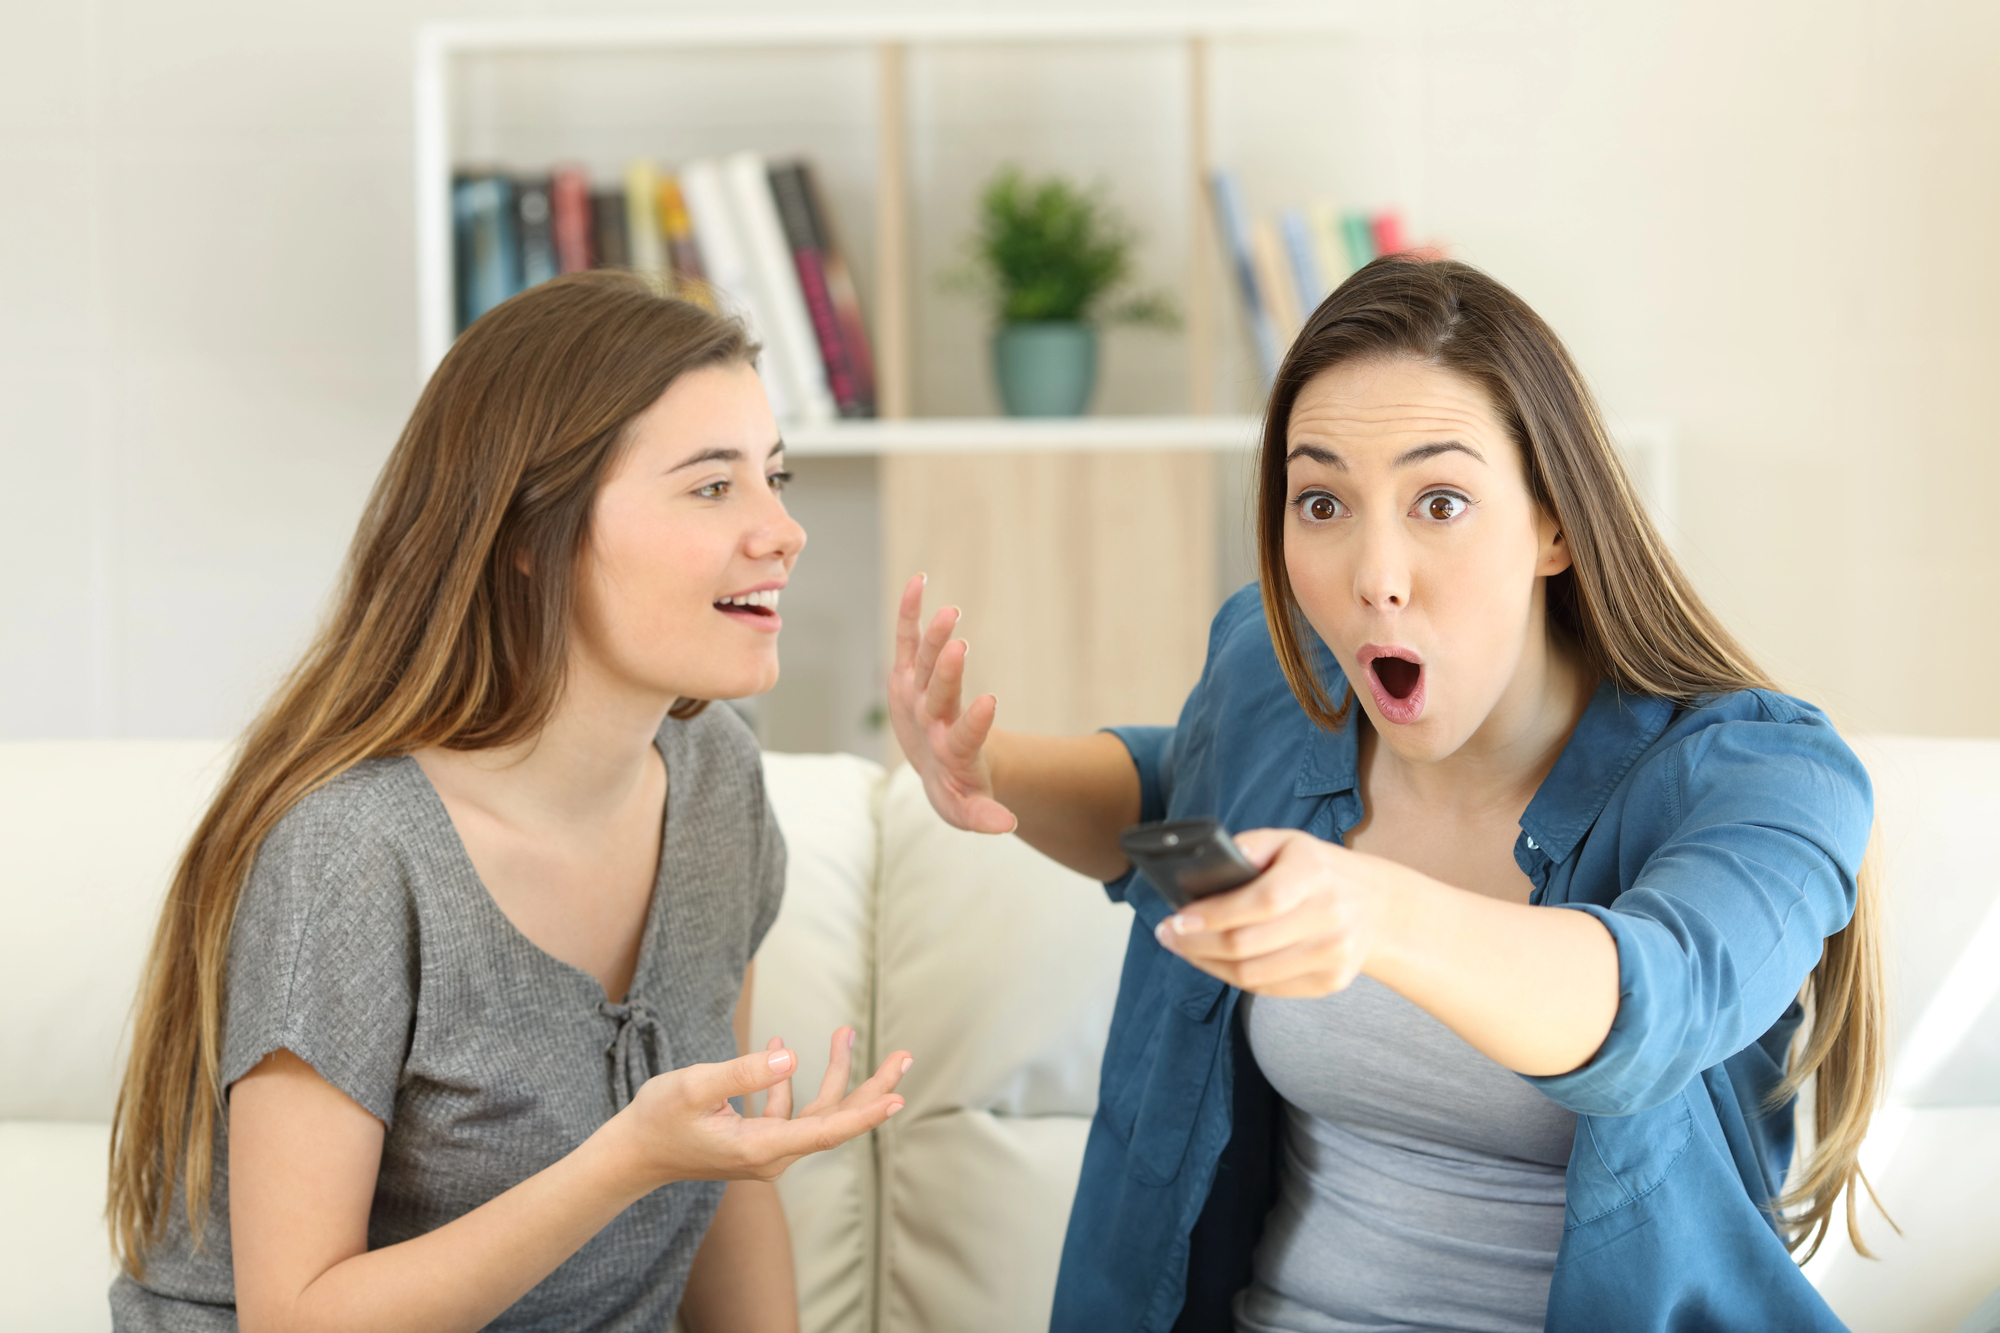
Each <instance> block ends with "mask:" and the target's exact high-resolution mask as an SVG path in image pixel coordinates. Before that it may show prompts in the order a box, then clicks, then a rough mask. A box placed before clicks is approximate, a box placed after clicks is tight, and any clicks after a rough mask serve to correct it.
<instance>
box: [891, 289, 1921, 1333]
mask: <svg viewBox="0 0 2000 1333" xmlns="http://www.w3.org/2000/svg"><path fill="white" fill-rule="evenodd" d="M1258 517H1259V522H1258V534H1259V553H1260V569H1261V574H1262V577H1261V578H1260V580H1259V585H1258V586H1257V587H1254V588H1246V589H1244V590H1242V591H1241V592H1239V593H1237V594H1236V595H1235V596H1234V597H1232V598H1230V600H1229V601H1228V602H1227V603H1226V604H1225V605H1224V607H1223V609H1222V611H1221V613H1220V614H1219V615H1218V616H1217V617H1216V620H1215V624H1214V627H1213V629H1212V631H1211V635H1210V640H1209V652H1208V661H1207V665H1206V666H1205V668H1204V669H1203V672H1202V676H1201V679H1200V681H1199V682H1198V683H1197V684H1196V686H1195V688H1194V691H1193V693H1192V694H1191V695H1190V696H1189V698H1188V701H1187V704H1186V707H1185V708H1184V709H1183V711H1182V713H1181V717H1180V722H1179V724H1178V725H1177V726H1174V727H1131V728H1119V729H1116V730H1113V731H1110V732H1104V733H1099V734H1098V735H1095V736H1090V737H1082V738H1055V737H1039V736H1027V735H1020V734H1015V733H1009V732H1005V731H1000V730H996V729H994V727H993V720H994V715H995V702H994V700H993V698H992V696H990V695H987V696H981V697H979V698H977V699H974V700H973V701H971V702H970V703H969V704H965V705H963V706H962V705H961V685H962V681H963V675H964V662H965V645H964V644H963V643H962V642H959V641H954V640H951V638H950V635H951V632H952V629H953V627H954V625H955V624H956V621H957V612H956V610H954V609H946V610H945V611H941V612H939V613H938V615H937V616H936V617H935V618H934V619H933V620H932V621H931V623H930V624H929V626H928V627H926V628H923V629H921V630H920V629H919V624H918V617H919V612H920V609H921V600H922V585H921V580H915V581H913V582H912V583H911V585H910V588H909V589H908V590H907V591H906V593H905V595H904V600H903V607H902V614H901V620H900V625H899V642H898V654H897V663H896V669H895V672H894V674H893V676H892V681H891V704H892V707H891V714H892V717H893V718H894V721H895V724H896V727H897V735H898V738H899V740H900V741H901V743H902V746H903V749H904V752H905V753H907V754H908V755H910V756H911V758H912V761H913V763H914V764H915V765H916V766H917V768H918V770H919V771H920V773H921V774H922V775H923V777H924V780H925V783H926V786H927V789H928V791H929V793H930V796H931V799H932V801H933V803H934V804H935V805H936V806H937V808H938V809H939V811H940V812H941V813H942V814H943V815H944V816H945V818H947V819H948V820H950V821H951V822H952V823H954V824H956V825H958V826H959V827H963V828H969V829H976V830H980V831H984V832H991V833H1003V832H1007V831H1010V830H1012V831H1015V832H1018V833H1019V834H1020V835H1021V836H1022V837H1023V838H1025V839H1026V840H1027V841H1028V842H1030V843H1031V844H1033V845H1034V846H1036V847H1037V848H1039V849H1041V850H1042V851H1044V852H1045V853H1047V854H1048V855H1050V856H1052V857H1054V858H1055V859H1056V860H1058V861H1061V862H1063V863H1064V864H1066V865H1068V866H1071V867H1073V868H1075V869H1077V870H1079V871H1083V872H1085V873H1088V874H1091V875H1093V876H1095V877H1097V878H1100V879H1103V880H1105V881H1106V882H1107V883H1108V885H1109V889H1110V892H1111V894H1112V896H1113V897H1115V898H1119V899H1122V900H1124V901H1126V902H1128V903H1130V904H1131V905H1132V907H1133V909H1134V913H1135V916H1136V921H1135V924H1134V929H1133V934H1132V939H1131V944H1130V946H1129V949H1128V951H1127V954H1126V959H1125V969H1124V977H1123V980H1122V983H1121V988H1120V992H1119V997H1118V1004H1117V1009H1116V1012H1115V1015H1114V1017H1113V1020H1112V1027H1111V1035H1110V1039H1109V1043H1108V1045H1107V1047H1106V1050H1105V1055H1104V1067H1103V1078H1102V1091H1101V1094H1100V1103H1099V1107H1098V1113H1097V1116H1096V1119H1095V1121H1094V1123H1093V1124H1092V1127H1091V1133H1090V1140H1089V1146H1088V1149H1087V1151H1086V1154H1085V1158H1084V1165H1083V1172H1082V1178H1081V1181H1080V1183H1079V1186H1078V1191H1077V1197H1076V1203H1075V1206H1074V1209H1073V1211H1072V1214H1071V1218H1070V1226H1069V1236H1068V1240H1067V1242H1066V1245H1065V1247H1064V1251H1063V1262H1062V1271H1061V1276H1060V1278H1059V1280H1058V1283H1057V1288H1056V1300H1055V1314H1054V1319H1053V1327H1054V1328H1055V1329H1056V1330H1072V1329H1074V1330H1090V1331H1091V1333H1103V1331H1104V1330H1112V1329H1118V1330H1125V1329H1130V1330H1147V1331H1148V1333H1166V1330H1169V1329H1190V1330H1191V1329H1235V1330H1238V1331H1239V1333H1354V1331H1357V1330H1402V1329H1467V1330H1514V1329H1540V1328H1547V1329H1551V1330H1570V1329H1575V1330H1602V1329H1611V1328H1616V1329H1745V1330H1750V1329H1757V1330H1765V1329H1776V1328H1785V1329H1834V1328H1838V1327H1839V1326H1840V1325H1839V1321H1838V1320H1837V1319H1836V1318H1835V1317H1834V1316H1833V1314H1832V1312H1831V1311H1830V1310H1828V1308H1827V1307H1826V1305H1825V1304H1824V1302H1822V1301H1821V1300H1820V1298H1819V1296H1818V1295H1817V1294H1816V1293H1815V1292H1814V1291H1813V1289H1812V1287H1811V1286H1810V1285H1809V1284H1808V1283H1807V1282H1806V1280H1805V1278H1804V1277H1803V1276H1802V1275H1801V1274H1800V1272H1799V1269H1798V1265H1797V1263H1796V1262H1795V1260H1794V1258H1793V1254H1792V1250H1794V1249H1795V1248H1798V1247H1800V1246H1804V1247H1805V1249H1806V1252H1807V1253H1808V1254H1809V1253H1810V1251H1811V1249H1812V1248H1813V1247H1814V1246H1816V1245H1817V1244H1818V1242H1819V1240H1820V1239H1821V1238H1822V1237H1823V1236H1824V1235H1825V1233H1826V1231H1827V1228H1828V1227H1829V1226H1830V1225H1831V1223H1832V1220H1833V1214H1834V1209H1835V1207H1836V1204H1837V1201H1838V1200H1839V1199H1840V1198H1841V1196H1842V1195H1843V1194H1845V1196H1846V1200H1847V1205H1846V1207H1847V1222H1848V1226H1849V1229H1850V1232H1852V1231H1853V1229H1854V1218H1855V1214H1854V1208H1855V1197H1856V1192H1857V1191H1858V1190H1860V1189H1863V1188H1865V1182H1864V1181H1862V1180H1861V1177H1860V1172H1859V1168H1858V1165H1857V1152H1858V1149H1859V1146H1860V1143H1861V1140H1862V1137H1863V1135H1864V1134H1865V1131H1866V1127H1867V1122H1868V1117H1869V1113H1870V1110H1871V1109H1872V1107H1873V1104H1874V1102H1875V1100H1876V1098H1877V1096H1878V1093H1879V1090H1880V1087H1881V1083H1882V1076H1883V1051H1882V1045H1881V1042H1882V1035H1881V1034H1882V994H1881V991H1882V987H1881V981H1880V965H1879V947H1878V941H1877V939H1876V928H1875V907H1874V904H1873V890H1872V887H1871V876H1869V875H1867V874H1864V872H1863V870H1862V859H1863V852H1864V850H1865V848H1866V846H1867V843H1868V839H1869V830H1870V823H1871V818H1872V798H1871V794H1870V790H1869V784H1868V778H1867V775H1866V773H1865V772H1864V771H1863V770H1862V767H1861V765H1860V763H1859V762H1858V761H1857V760H1856V759H1855V757H1854V755H1853V754H1852V753H1851V752H1850V751H1849V750H1848V748H1847V747H1846V746H1845V745H1844V744H1843V743H1842V742H1841V740H1840V738H1839V737H1838V735H1836V734H1835V732H1834V730H1833V728H1832V726H1831V725H1830V724H1829V723H1828V722H1827V720H1826V718H1825V717H1824V716H1823V715H1822V714H1821V713H1820V712H1819V711H1818V710H1817V709H1815V708H1813V707H1812V706H1811V705H1809V704H1806V703H1803V702H1801V701H1799V700H1797V699H1793V698H1790V697H1787V696H1786V695H1783V694H1780V693H1778V692H1777V691H1776V690H1774V689H1773V688H1772V687H1771V685H1770V682H1769V680H1768V678H1767V677H1766V676H1765V675H1764V674H1763V673H1762V672H1761V671H1760V670H1759V669H1758V668H1757V667H1756V665H1755V664H1754V663H1752V662H1751V661H1750V659H1749V658H1748V656H1747V655H1746V654H1745V653H1744V651H1743V650H1742V648H1741V647H1740V646H1739V645H1738V644H1737V643H1736V642H1735V641H1734V640H1733V639H1732V638H1731V637H1730V636H1729V634H1728V633H1727V632H1726V631H1725V630H1723V628H1722V627H1721V626H1720V624H1719V623H1718V622H1717V621H1716V620H1715V618H1714V617H1713V616H1712V615H1711V614H1710V613H1709V611H1708V610H1707V609H1706V608H1705V607H1704V606H1703V605H1702V603H1701V601H1700V599H1699V598H1698V597H1697V596H1696V594H1695V592H1694V590H1693V588H1692V587H1691V586H1690V585H1689V583H1688V582H1687V580H1686V578H1685V577H1684V576H1683V575H1682V573H1681V571H1680V570H1679V568H1678V566H1677V565H1676V564H1675V562H1674V561H1673V559H1672V557H1671V555H1670V554H1669V553H1668V552H1667V550H1666V547H1665V545H1664V544H1663V543H1662V541H1661V540H1660V538H1659V535H1658V534H1657V533H1656V532H1655V530H1654V529H1653V527H1652V525H1651V523H1650V522H1649V521H1648V519H1647V518H1646V516H1645V513H1644V511H1643V509H1642V508H1641V506H1640V504H1639V502H1638V500H1637V498H1636V496H1635V493H1634V491H1633V488H1632V485H1631V483H1630V481H1629V480H1628V479H1627V477H1626V476H1625V473H1624V471H1623V470H1622V468H1621V466H1620V465H1619V463H1618V461H1617V457H1616V454H1615V452H1614V450H1613V448H1612V446H1611V445H1610V443H1609V441H1608V438H1607V436H1606V434H1605V431H1604V427H1603V425H1602V422H1601V420H1600V418H1599V416H1598V413H1597V409H1596V407H1595V405H1594V403H1593V402H1592V400H1591V398H1590V395H1589V392H1588V390H1587V389H1586V388H1585V386H1584V384H1583V380H1582V378H1581V376H1580V375H1579V373H1578V372H1577V370H1576V368H1575V366H1574V364H1573V363H1572V362H1571V360H1570V359H1569V357H1568V354H1567V353H1566V351H1565V350H1564V349H1563V347H1562V345H1561V343H1560V341H1559V340H1558V339H1557V338H1556V336H1555V334H1554V333H1553V332H1552V331H1551V330H1550V329H1549V328H1548V326H1547V325H1546V324H1544V323H1543V322H1542V321H1541V320H1540V319H1539V318H1538V317H1537V316H1536V315H1535V314H1534V313H1533V312H1532V311H1531V310H1529V309H1528V308H1527V306H1526V305H1524V304H1523V303H1522V302H1521V301H1520V299H1519V298H1518V297H1516V296H1514V295H1513V293H1511V292H1509V291H1508V290H1506V289H1505V288H1504V287H1502V286H1500V285H1499V284H1498V283H1496V282H1494V281H1493V280H1492V279H1491V278H1488V277H1487V276H1485V275H1484V274H1482V273H1480V272H1478V271H1477V270H1475V269H1472V268H1469V267H1467V266H1466V265H1463V264H1458V263H1453V262H1447V261H1439V262H1412V261H1407V260H1379V261H1377V262H1375V263H1374V264H1371V265H1369V266H1368V267H1366V268H1364V269H1363V270H1361V271H1360V272H1359V273H1357V274H1355V275H1354V276H1353V277H1352V278H1350V279H1349V280H1348V281H1347V282H1346V283H1344V284H1343V285H1342V286H1341V288H1340V289H1339V290H1338V291H1336V292H1335V293H1334V294H1333V295H1332V296H1331V297H1329V298H1328V299H1327V301H1326V302H1325V304H1323V305H1322V306H1321V307H1320V309H1319V310H1318V311H1317V312H1316V313H1315V314H1314V315H1313V317H1312V319H1311V320H1310V321H1309V322H1308V324H1307V326H1306V328H1305V330H1304V331H1303V332H1302V333H1301V334H1300V336H1299V338H1298V341H1297V342H1296V343H1295V344H1294V346H1293V347H1292V349H1291V351H1290V353H1289V354H1288V356H1287V358H1286V361H1285V363H1284V365H1283V366H1282V367H1281V368H1280V370H1279V373H1278V376H1277V380H1276V383H1275V385H1274V387H1273V390H1272V394H1271V401H1270V404H1269V408H1268V411H1267V414H1266V417H1265V428H1264V439H1263V449H1262V459H1261V465H1260V490H1259V502H1258ZM1201 815H1207V816H1213V817H1215V818H1217V819H1219V820H1220V821H1221V822H1222V823H1223V825H1224V826H1225V827H1227V828H1230V829H1234V830H1248V831H1246V832H1243V833H1241V835H1240V836H1239V838H1238V843H1239V845H1240V846H1241V847H1242V848H1243V850H1244V851H1245V852H1246V853H1247V854H1248V855H1249V857H1250V858H1251V859H1252V861H1254V862H1255V863H1256V864H1258V865H1259V866H1260V867H1262V873H1261V874H1260V875H1259V876H1258V878H1256V879H1255V880H1253V881H1252V882H1251V883H1250V884H1248V885H1246V886H1244V887H1243V888H1241V889H1238V890H1235V891H1233V892H1230V893H1226V894H1221V895H1217V896H1214V897H1209V898H1203V899H1200V900H1198V901H1197V902H1196V903H1194V904H1193V905H1192V906H1190V907H1188V908H1186V909H1184V910H1182V911H1180V912H1178V913H1175V912H1173V911H1172V910H1171V909H1170V907H1169V906H1168V904H1167V903H1166V901H1165V900H1163V899H1162V897H1161V896H1160V895H1159V894H1158V893H1157V892H1156V891H1155V890H1154V889H1153V887H1152V886H1151V885H1149V884H1148V883H1147V882H1146V881H1145V880H1144V879H1143V878H1141V877H1139V876H1138V875H1136V874H1135V873H1134V871H1133V870H1132V867H1131V866H1130V864H1129V863H1128V862H1127V860H1126V858H1125V856H1124V854H1123V853H1122V852H1121V851H1120V850H1119V846H1118V841H1117V835H1118V833H1119V831H1120V830H1121V829H1123V828H1125V827H1126V826H1128V825H1130V824H1132V823H1134V822H1137V821H1140V820H1157V819H1163V818H1172V819H1181V818H1190V817H1194V816H1201ZM1551 908H1563V909H1568V910H1561V911H1553V910H1548V909H1551ZM1802 1027H1803V1029H1804V1036H1803V1037H1802V1038H1801V1039H1800V1041H1799V1042H1798V1043H1797V1046H1796V1049H1794V1046H1795V1042H1794V1038H1795V1037H1799V1035H1800V1033H1801V1029H1802ZM1814 1074H1817V1078H1816V1079H1814V1081H1813V1084H1812V1086H1813V1089H1814V1098H1815V1105H1814V1113H1815V1114H1814V1123H1815V1127H1816V1134H1815V1141H1816V1144H1817V1146H1816V1148H1815V1150H1814V1151H1813V1153H1812V1154H1811V1155H1810V1157H1808V1158H1807V1159H1806V1160H1805V1161H1803V1162H1802V1163H1800V1164H1799V1166H1798V1168H1797V1169H1796V1170H1795V1171H1794V1172H1793V1174H1792V1175H1791V1177H1790V1179H1791V1188H1790V1189H1789V1190H1787V1189H1786V1188H1785V1185H1786V1180H1787V1171H1788V1169H1790V1168H1791V1167H1792V1161H1791V1159H1792V1155H1793V1152H1792V1150H1793V1144H1794V1129H1793V1121H1794V1109H1795V1104H1796V1100H1797V1092H1798V1090H1799V1088H1800V1087H1801V1085H1803V1084H1805V1082H1806V1080H1807V1079H1808V1077H1809V1076H1812V1075H1814ZM1856 1240H1857V1243H1858V1240H1859V1238H1858V1236H1857V1237H1856Z"/></svg>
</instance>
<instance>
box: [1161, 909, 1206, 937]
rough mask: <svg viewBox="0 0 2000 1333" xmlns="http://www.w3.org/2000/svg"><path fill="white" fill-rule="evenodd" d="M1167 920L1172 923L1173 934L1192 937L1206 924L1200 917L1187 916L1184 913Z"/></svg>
mask: <svg viewBox="0 0 2000 1333" xmlns="http://www.w3.org/2000/svg"><path fill="white" fill-rule="evenodd" d="M1167 919H1168V920H1169V921H1171V922H1173V923H1174V934H1176V935H1192V934H1194V933H1195V932H1196V931H1199V930H1200V929H1201V928H1202V927H1203V926H1205V925H1207V924H1208V923H1207V922H1205V921H1203V920H1202V919H1201V918H1200V917H1198V916H1189V915H1187V914H1186V913H1185V912H1183V913H1181V914H1180V915H1178V916H1171V917H1168V918H1167Z"/></svg>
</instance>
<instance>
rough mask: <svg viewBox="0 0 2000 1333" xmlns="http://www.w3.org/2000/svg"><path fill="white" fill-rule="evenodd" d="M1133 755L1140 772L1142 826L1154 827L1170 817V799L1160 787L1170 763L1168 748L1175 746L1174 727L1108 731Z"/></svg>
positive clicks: (1124, 728) (1131, 728) (1122, 728)
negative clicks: (1158, 822) (1162, 774)
mask: <svg viewBox="0 0 2000 1333" xmlns="http://www.w3.org/2000/svg"><path fill="white" fill-rule="evenodd" d="M1104 730H1105V731H1107V732H1109V733H1110V734H1111V735H1113V736H1116V737H1117V738H1118V739H1119V741H1120V742H1122V743H1123V744H1124V746H1125V748H1126V750H1127V751H1129V752H1130V753H1131V755H1132V766H1133V767H1134V768H1136V769H1138V770H1139V822H1140V823H1142V824H1150V823H1153V822H1154V821H1155V820H1160V819H1165V818H1166V817H1167V798H1166V795H1165V793H1164V792H1163V790H1162V789H1161V786H1160V769H1161V766H1162V765H1163V764H1164V763H1165V762H1166V757H1167V746H1168V745H1170V744H1172V743H1173V739H1174V729H1173V728H1172V727H1106V728H1105V729H1104Z"/></svg>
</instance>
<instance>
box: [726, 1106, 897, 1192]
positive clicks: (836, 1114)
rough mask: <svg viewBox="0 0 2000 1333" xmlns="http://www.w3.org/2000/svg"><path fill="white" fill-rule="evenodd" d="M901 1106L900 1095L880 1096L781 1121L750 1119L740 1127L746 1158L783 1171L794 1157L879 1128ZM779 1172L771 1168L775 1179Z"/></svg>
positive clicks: (770, 1174) (830, 1146)
mask: <svg viewBox="0 0 2000 1333" xmlns="http://www.w3.org/2000/svg"><path fill="white" fill-rule="evenodd" d="M902 1109H903V1099H902V1098H901V1097H877V1098H875V1099H873V1100H872V1101H869V1102H867V1103H865V1104H859V1105H849V1106H841V1107H838V1108H836V1109H833V1110H830V1111H826V1112H823V1113H821V1114H819V1115H813V1116H800V1117H799V1118H798V1119H796V1120H787V1121H784V1122H782V1123H780V1122H778V1121H775V1120H747V1121H744V1122H742V1123H741V1126H740V1131H741V1133H742V1135H743V1138H742V1139H741V1140H740V1142H741V1143H742V1145H743V1158H744V1159H745V1160H748V1161H754V1162H760V1163H766V1164H769V1165H771V1166H774V1167H777V1168H778V1170H782V1169H783V1167H784V1166H785V1165H787V1164H789V1162H790V1161H791V1160H792V1159H794V1158H798V1157H803V1156H805V1155H806V1154H807V1153H814V1152H825V1151H826V1150H827V1149H829V1148H838V1147H839V1146H840V1145H841V1144H843V1143H845V1142H847V1141H848V1140H849V1139H852V1138H856V1137H858V1136H860V1135H862V1134H866V1133H867V1132H868V1131H869V1130H871V1129H876V1128H879V1127H880V1126H881V1125H882V1124H883V1123H884V1122H885V1121H887V1120H888V1119H889V1117H890V1116H892V1115H894V1114H896V1112H898V1111H900V1110H902ZM776 1174H777V1171H772V1172H770V1173H769V1176H770V1177H771V1178H775V1176H776Z"/></svg>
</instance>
